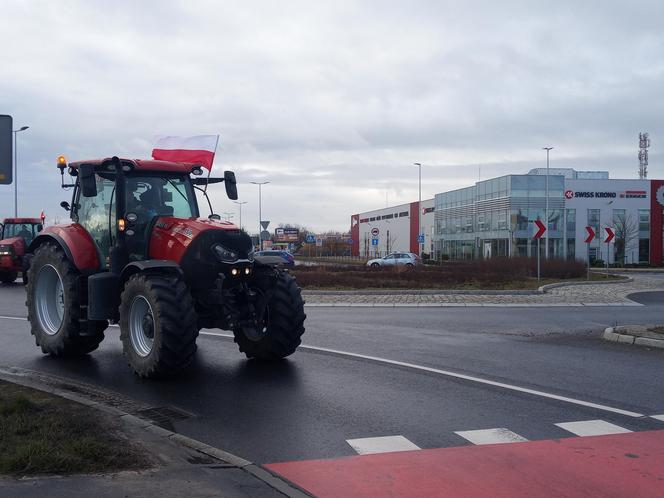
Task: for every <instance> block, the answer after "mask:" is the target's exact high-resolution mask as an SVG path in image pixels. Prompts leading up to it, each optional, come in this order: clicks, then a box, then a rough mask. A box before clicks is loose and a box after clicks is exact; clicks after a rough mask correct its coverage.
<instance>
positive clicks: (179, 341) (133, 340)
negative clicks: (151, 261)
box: [120, 274, 198, 378]
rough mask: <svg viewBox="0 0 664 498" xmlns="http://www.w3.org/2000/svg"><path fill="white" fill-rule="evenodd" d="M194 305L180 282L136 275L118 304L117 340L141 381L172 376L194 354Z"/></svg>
mask: <svg viewBox="0 0 664 498" xmlns="http://www.w3.org/2000/svg"><path fill="white" fill-rule="evenodd" d="M197 337H198V327H197V320H196V313H195V312H194V302H193V299H192V297H191V293H190V292H189V289H188V288H187V285H186V284H185V283H184V281H183V280H182V278H180V277H179V276H175V275H155V274H136V275H133V276H132V277H131V278H130V279H129V280H128V281H127V283H126V284H125V288H124V291H123V292H122V300H121V304H120V338H121V339H122V349H123V351H124V354H125V355H126V357H127V360H128V362H129V365H130V366H131V368H132V369H133V370H134V372H136V374H137V375H138V376H140V377H145V378H157V377H168V376H171V375H174V374H176V373H178V372H180V371H181V370H183V369H184V368H185V367H187V366H188V365H189V364H190V363H191V361H192V360H193V358H194V353H195V352H196V338H197Z"/></svg>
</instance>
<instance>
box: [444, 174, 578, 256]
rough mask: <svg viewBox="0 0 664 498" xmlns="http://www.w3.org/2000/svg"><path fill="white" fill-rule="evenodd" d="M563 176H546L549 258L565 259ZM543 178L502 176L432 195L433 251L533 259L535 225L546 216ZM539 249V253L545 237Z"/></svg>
mask: <svg viewBox="0 0 664 498" xmlns="http://www.w3.org/2000/svg"><path fill="white" fill-rule="evenodd" d="M564 181H565V179H564V176H562V175H551V176H549V177H548V193H549V196H548V198H549V220H548V226H549V233H548V235H549V254H550V255H552V256H553V257H564V254H565V243H564V232H565V221H564V220H565V211H564ZM546 192H547V177H546V176H542V175H507V176H501V177H498V178H493V179H490V180H485V181H480V182H477V183H476V184H475V185H474V186H472V187H467V188H463V189H459V190H453V191H450V192H445V193H442V194H438V195H436V198H435V234H434V247H435V252H436V254H437V255H438V257H441V256H447V257H449V258H450V259H469V258H489V257H494V256H508V255H520V256H535V255H536V254H537V252H536V251H537V241H535V240H533V233H534V222H535V221H536V220H544V219H545V217H546ZM540 251H541V252H542V253H544V251H545V248H544V239H542V241H541V247H540Z"/></svg>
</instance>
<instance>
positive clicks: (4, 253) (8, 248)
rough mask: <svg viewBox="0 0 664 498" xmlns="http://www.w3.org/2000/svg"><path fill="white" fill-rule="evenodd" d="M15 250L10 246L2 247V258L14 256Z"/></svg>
mask: <svg viewBox="0 0 664 498" xmlns="http://www.w3.org/2000/svg"><path fill="white" fill-rule="evenodd" d="M13 254H14V248H13V247H12V246H10V245H0V256H12V255H13Z"/></svg>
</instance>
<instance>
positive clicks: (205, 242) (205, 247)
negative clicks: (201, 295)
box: [149, 217, 253, 286]
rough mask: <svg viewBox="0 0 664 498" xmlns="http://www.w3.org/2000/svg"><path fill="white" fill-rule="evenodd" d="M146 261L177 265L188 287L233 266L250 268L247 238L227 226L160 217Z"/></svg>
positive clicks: (204, 221)
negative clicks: (164, 260)
mask: <svg viewBox="0 0 664 498" xmlns="http://www.w3.org/2000/svg"><path fill="white" fill-rule="evenodd" d="M149 254H150V259H168V260H171V261H175V262H176V263H178V264H179V265H180V266H181V267H182V270H183V271H184V272H185V277H186V278H187V280H188V281H189V282H190V285H194V286H196V284H197V283H198V282H199V281H200V280H201V279H202V280H207V278H206V277H210V276H213V277H216V276H217V275H218V273H220V272H221V271H225V269H227V267H229V266H232V265H235V264H252V262H253V244H252V242H251V237H249V235H247V234H246V233H245V232H243V231H241V230H240V229H239V228H238V227H237V226H235V225H234V224H232V223H229V222H223V221H214V220H206V219H196V218H172V217H160V218H158V219H157V221H156V223H155V225H154V229H153V230H152V236H151V238H150V249H149Z"/></svg>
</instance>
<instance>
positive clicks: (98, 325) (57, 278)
mask: <svg viewBox="0 0 664 498" xmlns="http://www.w3.org/2000/svg"><path fill="white" fill-rule="evenodd" d="M25 304H26V306H27V307H28V320H29V321H30V331H31V333H32V335H34V336H35V342H36V343H37V346H41V349H42V352H43V353H45V354H52V355H54V356H80V355H84V354H87V353H90V352H91V351H94V350H95V349H97V348H98V347H99V343H100V342H101V341H103V340H104V330H106V327H108V322H107V321H89V320H87V311H86V309H87V308H86V307H85V306H84V305H83V303H82V302H81V292H80V289H79V274H78V272H77V270H76V269H75V268H74V266H73V265H72V264H71V263H70V262H69V260H68V259H67V256H65V254H64V252H63V251H62V250H61V249H60V248H59V247H57V246H55V245H53V244H44V245H41V246H39V248H38V249H37V250H36V252H35V256H34V259H33V260H32V264H31V266H30V270H29V279H28V285H27V301H26V303H25Z"/></svg>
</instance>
